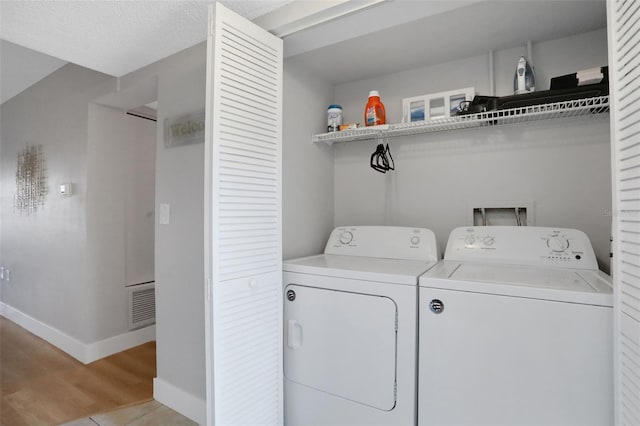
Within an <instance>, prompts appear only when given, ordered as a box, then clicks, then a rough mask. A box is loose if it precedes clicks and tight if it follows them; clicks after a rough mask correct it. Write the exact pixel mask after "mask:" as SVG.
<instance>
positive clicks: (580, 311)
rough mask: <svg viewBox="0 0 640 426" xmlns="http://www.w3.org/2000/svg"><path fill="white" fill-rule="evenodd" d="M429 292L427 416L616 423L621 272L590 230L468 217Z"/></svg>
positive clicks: (424, 334)
mask: <svg viewBox="0 0 640 426" xmlns="http://www.w3.org/2000/svg"><path fill="white" fill-rule="evenodd" d="M419 293H420V307H419V311H420V312H419V318H420V323H419V327H420V331H419V335H420V343H419V380H418V381H419V389H418V399H419V409H418V424H419V425H422V426H426V425H510V426H511V425H562V426H565V425H599V426H601V425H612V424H613V341H612V339H613V337H612V332H613V328H612V317H613V313H612V304H613V296H612V287H611V280H610V278H609V276H608V275H606V274H604V273H602V272H600V271H599V270H598V266H597V262H596V258H595V255H594V253H593V248H592V247H591V244H590V242H589V239H588V237H587V236H586V235H585V234H584V233H582V232H580V231H576V230H572V229H557V228H539V227H498V226H491V227H468V228H457V229H455V230H454V231H452V232H451V235H450V236H449V242H448V244H447V249H446V252H445V256H444V261H443V262H441V263H439V264H438V265H437V266H436V267H435V268H432V269H431V270H430V271H428V272H427V273H426V274H425V275H423V276H422V277H421V278H420V290H419Z"/></svg>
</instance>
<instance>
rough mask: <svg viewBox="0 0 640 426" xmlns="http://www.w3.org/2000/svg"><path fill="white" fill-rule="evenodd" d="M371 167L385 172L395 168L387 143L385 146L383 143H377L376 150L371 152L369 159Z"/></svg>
mask: <svg viewBox="0 0 640 426" xmlns="http://www.w3.org/2000/svg"><path fill="white" fill-rule="evenodd" d="M369 165H370V166H371V168H372V169H373V170H375V171H377V172H380V173H386V172H387V171H388V170H395V162H394V161H393V156H391V150H390V149H389V144H388V143H387V146H386V147H385V146H384V145H383V144H378V146H377V147H376V150H375V152H374V153H373V154H371V160H370V161H369Z"/></svg>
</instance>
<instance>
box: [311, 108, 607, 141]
mask: <svg viewBox="0 0 640 426" xmlns="http://www.w3.org/2000/svg"><path fill="white" fill-rule="evenodd" d="M608 111H609V97H608V96H599V97H595V98H584V99H576V100H573V101H564V102H554V103H549V104H540V105H531V106H527V107H519V108H510V109H503V110H496V111H487V112H480V113H477V114H469V115H460V116H456V117H450V118H442V119H438V120H430V121H416V122H413V123H399V124H386V125H382V126H375V127H363V128H358V129H351V130H343V131H341V132H333V133H322V134H318V135H313V136H312V138H311V141H312V142H314V143H316V142H325V143H327V144H329V145H333V144H334V143H336V142H353V141H362V140H372V139H381V138H385V137H397V136H407V135H417V134H422V133H434V132H444V131H450V130H460V129H469V128H474V127H484V126H495V125H503V124H512V123H526V122H529V121H536V120H550V119H554V118H565V117H575V116H580V115H592V114H601V113H605V112H608Z"/></svg>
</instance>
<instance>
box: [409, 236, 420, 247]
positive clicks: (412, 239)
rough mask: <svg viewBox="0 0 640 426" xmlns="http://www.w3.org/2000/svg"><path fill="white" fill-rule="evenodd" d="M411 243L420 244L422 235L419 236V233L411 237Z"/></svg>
mask: <svg viewBox="0 0 640 426" xmlns="http://www.w3.org/2000/svg"><path fill="white" fill-rule="evenodd" d="M411 244H412V245H414V246H417V245H418V244H420V237H418V236H417V235H414V236H413V237H411Z"/></svg>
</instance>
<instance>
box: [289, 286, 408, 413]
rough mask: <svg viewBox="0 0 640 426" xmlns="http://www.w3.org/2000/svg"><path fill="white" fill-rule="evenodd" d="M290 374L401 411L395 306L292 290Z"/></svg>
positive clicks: (372, 404) (330, 292) (318, 290)
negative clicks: (398, 407) (398, 391)
mask: <svg viewBox="0 0 640 426" xmlns="http://www.w3.org/2000/svg"><path fill="white" fill-rule="evenodd" d="M284 293H285V301H284V327H285V330H284V333H285V335H284V340H285V345H284V346H285V347H284V374H285V377H286V378H287V379H289V380H291V381H293V382H296V383H299V384H301V385H304V386H309V387H311V388H314V389H317V390H319V391H323V392H327V393H330V394H332V395H335V396H338V397H341V398H345V399H348V400H351V401H354V402H357V403H360V404H364V405H367V406H370V407H375V408H378V409H381V410H391V409H393V407H394V406H395V402H396V397H395V383H396V350H397V349H396V346H397V342H396V316H397V306H396V304H395V302H394V301H393V300H392V299H390V298H388V297H383V296H374V295H368V294H360V293H350V292H346V291H337V290H328V289H323V288H315V287H306V286H300V285H294V284H291V285H288V286H287V287H286V288H285V292H284Z"/></svg>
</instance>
